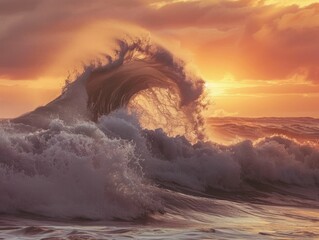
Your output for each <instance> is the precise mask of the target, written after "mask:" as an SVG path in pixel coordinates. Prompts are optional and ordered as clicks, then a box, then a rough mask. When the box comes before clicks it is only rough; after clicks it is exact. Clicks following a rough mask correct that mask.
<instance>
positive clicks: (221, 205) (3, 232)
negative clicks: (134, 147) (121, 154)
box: [0, 118, 319, 240]
mask: <svg viewBox="0 0 319 240" xmlns="http://www.w3.org/2000/svg"><path fill="white" fill-rule="evenodd" d="M208 122H209V124H210V128H209V131H211V134H212V135H215V134H216V135H217V136H218V137H220V138H219V141H220V142H223V143H224V145H222V146H223V147H221V148H226V149H227V150H224V149H223V150H222V151H231V150H230V149H231V146H238V145H239V146H240V147H239V148H247V149H248V150H247V151H251V149H250V148H249V147H247V146H245V144H248V143H247V141H249V144H248V145H250V144H253V143H254V142H251V141H256V142H257V143H256V144H257V145H258V144H260V142H262V141H266V142H264V143H263V144H262V145H261V146H260V147H259V151H262V148H267V147H269V148H270V145H271V144H274V145H275V146H276V148H279V151H286V152H289V150H288V149H289V148H291V149H293V150H295V151H297V150H296V149H295V148H300V149H301V148H302V146H304V147H305V149H304V150H302V149H301V150H300V149H298V151H301V152H302V151H308V153H307V155H304V156H303V158H306V157H307V156H308V157H309V156H310V155H311V153H310V152H309V151H314V152H315V153H312V154H315V156H314V159H313V160H314V162H313V166H312V167H311V169H308V170H307V169H302V170H301V169H299V170H296V169H293V168H294V164H292V163H289V164H288V163H284V161H287V162H289V161H293V160H292V159H281V160H275V162H273V163H271V162H270V164H277V168H286V169H281V170H280V173H277V172H275V171H274V170H273V169H271V167H269V166H268V165H267V164H266V163H259V165H254V164H253V163H248V162H245V164H250V165H248V166H245V167H244V165H243V166H242V168H251V171H261V172H262V173H260V172H259V173H260V175H263V174H264V175H265V176H258V175H254V174H253V173H251V172H250V170H249V169H247V170H245V171H243V170H241V171H242V172H241V173H240V174H250V175H251V176H250V177H249V178H246V179H245V177H244V176H239V178H238V176H236V171H235V172H234V170H233V169H232V166H227V164H226V165H225V166H222V167H220V166H218V165H216V164H217V163H216V162H215V163H214V164H208V163H207V161H214V160H211V158H216V159H219V160H218V161H226V160H225V159H223V157H222V156H220V154H221V155H223V153H219V154H218V153H216V152H215V151H212V150H209V149H207V148H208V147H207V148H206V149H205V148H204V149H201V151H206V154H207V158H206V159H204V160H203V156H202V155H201V154H199V153H196V154H195V153H191V154H192V155H194V156H191V158H193V159H192V160H191V161H190V159H186V158H189V157H190V156H188V157H187V156H184V158H185V159H177V158H181V155H179V154H178V153H176V152H175V153H171V152H170V153H169V154H168V156H169V159H165V157H162V158H163V159H162V160H158V161H161V163H160V164H159V163H157V164H155V165H152V164H151V165H148V164H145V162H147V161H152V160H150V159H145V160H144V163H143V164H144V165H143V166H142V168H143V170H142V171H150V172H152V171H153V170H155V171H158V173H157V174H155V173H151V174H145V173H144V176H143V177H142V178H148V179H152V181H151V182H150V180H148V181H147V182H143V180H141V179H139V180H136V179H135V180H134V178H135V177H136V175H135V174H133V173H126V174H133V175H132V176H117V177H110V176H109V173H107V174H105V175H106V177H105V179H106V180H105V179H104V178H103V176H98V177H97V176H94V175H95V174H96V173H91V172H90V168H89V167H90V166H89V165H88V166H84V165H83V163H81V159H80V158H79V159H75V160H76V161H79V162H80V164H81V165H83V166H81V167H80V168H79V169H77V171H72V170H70V169H68V170H66V169H67V167H66V166H67V165H71V167H72V168H74V167H75V166H74V165H73V164H76V163H74V162H72V160H70V159H69V160H68V161H65V162H64V164H65V166H63V168H64V167H65V171H66V173H67V174H68V175H71V176H68V177H66V176H64V175H63V174H62V176H58V178H60V177H62V178H63V179H60V180H61V181H59V179H57V178H56V177H54V175H53V174H57V173H53V171H51V173H50V174H51V176H50V174H49V173H48V172H46V173H47V176H44V177H43V178H42V179H41V178H40V177H39V176H36V175H35V174H33V175H32V174H31V176H22V175H23V174H22V173H19V174H18V173H14V171H12V172H11V173H10V174H13V175H11V176H10V175H9V174H8V171H9V170H6V171H7V173H6V175H5V174H4V172H3V169H4V168H3V166H4V165H3V162H4V160H3V155H2V159H1V160H2V169H1V170H2V171H1V183H0V191H1V193H2V195H1V196H0V202H1V206H0V209H1V212H2V213H1V215H0V239H47V240H48V239H51V240H56V239H319V188H318V179H319V173H318V164H319V163H318V162H319V158H318V157H319V154H318V150H316V147H315V146H316V144H317V138H316V137H315V136H318V135H319V130H318V129H319V120H318V119H312V118H211V119H209V121H208ZM60 124H61V125H60V126H53V127H52V128H53V129H54V128H58V127H60V128H61V129H60V130H59V131H60V132H59V134H57V133H52V132H51V133H50V134H49V133H48V132H45V131H43V132H42V133H35V134H39V135H43V136H45V137H46V138H48V136H49V135H51V137H52V136H53V134H57V135H58V136H55V137H57V138H61V139H60V140H61V141H65V143H64V145H67V144H69V146H68V147H71V148H70V149H72V141H71V139H72V138H74V139H75V137H78V136H77V135H78V134H83V131H84V132H85V131H87V132H86V133H85V134H86V135H84V136H87V135H90V134H88V129H86V130H84V127H87V128H90V127H91V128H93V126H83V125H81V124H79V126H77V127H78V128H79V127H81V128H82V133H77V132H74V129H73V130H72V129H63V128H64V126H62V123H60ZM104 124H107V123H104ZM112 124H113V122H112ZM56 125H58V123H56ZM105 126H106V125H104V127H105ZM20 127H21V126H20ZM100 127H101V126H100ZM10 128H11V130H12V129H13V125H12V124H9V123H8V121H5V122H3V123H2V129H6V130H7V131H9V130H10ZM15 128H16V126H15ZM20 130H21V129H20ZM47 131H49V130H47ZM51 131H52V129H51ZM63 131H66V132H68V133H66V132H64V133H63ZM72 131H73V133H72ZM91 131H92V129H91ZM4 132H5V131H3V130H2V132H1V144H0V149H1V151H2V154H3V151H4V150H3V147H4V144H5V143H4V141H5V140H7V141H8V138H10V137H12V138H15V139H10V141H12V142H15V144H16V145H17V144H20V143H18V139H19V137H20V136H18V135H17V136H12V134H11V136H10V137H9V136H6V138H7V139H4ZM11 133H12V132H11ZM20 134H21V131H20ZM65 134H70V135H69V136H63V135H65ZM24 137H25V136H24ZM30 137H31V138H32V136H30ZM33 137H34V136H33ZM293 137H294V140H292V138H293ZM74 139H73V141H75V140H74ZM234 139H236V140H234ZM265 139H268V140H265ZM283 139H284V140H283ZM86 140H87V139H82V141H86ZM216 140H218V139H217V137H216ZM37 141H38V142H41V136H37ZM77 141H78V143H80V142H81V139H77ZM175 141H177V140H176V139H175ZM284 141H288V142H289V144H288V143H287V142H284ZM290 141H291V142H290ZM298 141H300V142H298ZM53 142H55V141H53ZM226 142H227V143H226ZM312 143H313V144H314V145H311V144H312ZM25 144H26V146H22V145H21V146H19V147H20V148H21V149H20V151H25V152H24V154H28V153H30V151H31V147H30V146H27V144H30V143H27V142H25ZM32 144H35V143H34V142H32ZM38 144H39V143H38ZM55 144H57V143H55ZM88 144H89V143H88V142H87V143H85V144H83V145H82V146H87V147H90V146H88ZM107 144H109V143H107ZM113 144H114V143H113ZM171 144H173V142H171ZM175 144H177V143H176V142H175ZM227 144H228V145H227ZM291 144H296V145H294V146H293V147H291V146H290V145H291ZM303 144H305V145H303ZM309 144H310V145H309ZM116 145H117V144H116V143H115V146H116ZM257 145H255V146H254V148H257ZM51 146H52V145H51ZM115 146H113V150H114V149H116V147H115ZM309 146H311V148H310V147H309ZM15 147H16V149H15V150H17V149H18V148H17V146H15ZM46 147H47V148H48V149H46V150H45V151H46V152H47V153H46V154H52V152H51V151H49V148H50V147H49V146H46ZM55 147H57V146H55ZM114 147H115V148H114ZM174 147H176V146H172V149H171V150H170V151H174V150H173V149H174ZM188 147H189V146H188ZM307 147H309V148H307ZM22 148H25V149H24V150H22ZM28 148H29V149H28ZM60 148H61V149H62V148H63V147H62V146H60ZM312 148H313V149H312ZM26 149H27V150H26ZM70 149H69V150H68V151H70ZM291 149H290V150H291ZM310 149H312V150H310ZM184 150H185V149H184ZM45 151H43V153H41V154H42V155H44V152H45ZM60 151H61V150H60ZM73 151H75V149H73ZM79 151H80V150H79ZM189 151H190V150H189ZM193 151H194V150H193ZM210 151H211V152H210ZM272 151H275V150H274V149H273V150H272ZM20 153H21V152H20ZM39 154H40V153H38V155H39ZM41 154H40V155H41ZM64 154H66V155H64V156H63V157H69V156H67V152H64ZM90 154H91V153H90ZM105 154H107V152H105ZM173 154H175V156H173ZM243 154H245V152H244V153H243ZM250 154H252V153H250ZM262 154H264V153H260V155H259V156H255V157H256V159H253V161H258V160H259V159H258V157H260V158H264V157H265V156H263V155H262ZM281 154H282V155H281V156H280V157H283V156H285V157H287V158H296V157H300V158H302V157H301V156H299V154H302V153H294V154H293V153H292V152H291V153H290V155H289V154H288V153H281ZM196 155H197V156H196ZM210 155H211V156H210ZM270 155H271V153H270ZM24 157H26V156H24ZM75 157H76V154H75ZM250 157H251V158H254V157H252V156H250ZM174 158H176V159H174ZM309 159H310V158H309ZM309 159H308V160H309ZM16 160H19V159H17V156H16ZM51 160H52V159H51ZM82 160H83V159H82ZM86 160H88V159H85V161H86ZM301 160H302V161H306V160H307V159H294V161H296V162H298V161H301ZM21 161H22V160H21ZM23 161H27V159H23ZM179 161H186V162H187V163H185V164H183V163H180V162H179ZM216 161H217V160H216ZM265 161H272V159H271V157H270V158H267V159H266V160H265ZM277 161H282V162H280V163H278V162H277ZM107 163H108V164H110V163H112V162H107ZM167 164H172V165H176V166H166V167H163V166H161V165H167ZM192 164H193V165H192ZM205 164H206V165H205ZM228 164H229V163H228ZM242 164H244V163H242ZM58 165H59V164H58ZM124 165H125V164H123V162H122V163H121V164H120V165H119V166H112V167H113V169H112V171H114V172H116V171H117V170H119V169H118V168H121V167H123V169H125V168H126V167H127V165H126V166H124ZM198 165H203V166H201V167H198ZM20 167H21V166H20ZM33 167H34V165H33ZM43 167H44V168H45V167H48V166H43ZM50 167H53V166H50ZM55 167H57V166H55ZM216 167H217V168H218V169H217V171H216V169H214V168H216ZM257 167H258V168H260V169H259V170H258V169H257ZM275 167H276V166H275ZM11 168H14V167H11ZM61 168H62V166H59V167H57V170H59V171H62V170H63V169H61ZM85 168H87V169H85ZM150 168H155V169H153V170H150ZM123 169H121V171H122V170H123ZM91 170H92V169H91ZM165 170H166V172H164V171H165ZM312 170H315V172H312ZM106 171H108V168H107V166H106ZM167 171H168V172H167ZM220 171H225V172H223V173H221V172H220ZM272 171H273V172H272ZM301 171H305V172H301ZM227 172H228V173H227ZM210 173H211V175H212V176H210ZM90 174H92V175H90ZM97 174H100V172H98V173H97ZM170 174H173V175H176V176H175V177H172V176H170ZM184 174H185V175H186V176H183V175H184ZM228 174H230V176H227V175H228ZM232 174H234V175H233V176H232ZM276 174H283V175H285V174H286V176H285V177H283V178H282V179H280V177H278V176H276ZM298 174H299V175H300V176H298ZM102 175H103V171H102ZM214 175H218V176H219V177H217V178H216V176H215V177H214ZM266 175H269V176H268V177H267V176H266ZM289 175H292V176H289ZM10 177H12V178H11V179H9V178H10ZM100 177H102V178H100ZM131 177H132V179H131V180H132V183H125V184H128V185H129V188H128V189H124V188H125V186H122V190H115V189H111V188H112V187H114V188H117V187H118V185H117V184H114V182H113V183H108V182H107V181H115V182H117V183H118V184H119V183H122V181H123V182H125V181H127V180H130V178H131ZM138 177H140V175H138ZM4 178H7V179H4ZM19 178H21V179H19ZM32 178H38V179H32ZM73 178H74V179H73ZM76 178H83V179H82V180H83V181H82V180H80V179H77V180H75V179H76ZM307 178H309V179H307ZM311 178H313V179H311ZM174 179H175V180H174ZM188 179H189V180H188ZM243 179H245V180H243ZM4 181H7V182H4ZM87 181H91V183H86V182H87ZM95 181H100V182H95ZM134 181H135V182H134ZM188 181H190V182H188ZM209 181H211V183H209ZM222 181H229V183H228V185H227V184H226V185H227V186H228V187H227V186H225V187H222V188H220V187H218V185H219V184H221V185H225V184H223V183H222ZM232 181H242V183H240V184H238V185H237V184H236V182H232ZM37 184H38V186H37ZM130 184H132V185H130ZM54 185H57V186H54ZM96 185H101V186H97V187H96ZM8 187H11V188H16V189H15V190H11V191H9V190H8ZM94 187H96V189H92V188H94ZM45 188H46V189H45ZM101 188H105V189H106V190H104V191H102V194H106V195H109V196H106V197H104V196H101V193H100V192H99V191H101ZM134 188H135V189H134ZM138 188H142V191H143V192H140V189H138ZM44 189H45V190H44ZM130 190H131V191H132V192H130V193H127V192H126V191H130ZM15 191H19V192H15ZM123 191H124V192H123ZM68 192H69V194H70V195H74V196H66V195H67V194H68ZM6 194H7V196H6V197H7V198H8V199H5V198H6V197H4V195H6ZM143 194H144V195H145V196H143ZM19 198H20V199H19ZM6 200H8V201H10V202H6ZM103 201H105V204H104V203H103ZM126 201H128V202H126Z"/></svg>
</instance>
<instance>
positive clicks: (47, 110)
mask: <svg viewBox="0 0 319 240" xmlns="http://www.w3.org/2000/svg"><path fill="white" fill-rule="evenodd" d="M143 44H144V43H143V42H140V41H137V42H133V43H130V44H128V43H127V42H125V41H119V50H117V51H116V52H115V59H113V58H112V57H110V56H107V59H108V61H107V63H105V64H104V65H102V64H100V65H97V66H89V67H87V68H86V70H85V71H84V73H83V74H81V75H80V76H78V78H77V79H76V80H75V81H74V82H72V83H70V84H69V85H68V86H67V87H66V88H65V91H64V92H63V94H62V95H61V96H60V97H58V98H57V99H56V100H54V101H52V102H51V103H49V104H48V105H46V106H43V107H40V108H38V109H36V110H35V111H33V112H31V113H27V114H25V115H23V116H21V117H19V118H17V119H12V120H6V121H2V122H1V123H0V211H1V212H5V213H19V212H27V213H32V214H39V215H45V216H51V217H62V218H89V219H126V220H128V219H133V218H138V217H141V216H145V215H148V214H150V213H153V212H163V211H165V210H166V206H165V204H166V203H167V201H166V200H165V199H166V197H167V196H168V195H167V191H171V190H172V189H174V188H173V186H179V187H180V189H184V190H185V191H183V193H185V194H187V193H189V192H194V191H196V192H200V193H203V194H205V193H209V192H211V190H212V189H218V190H223V191H228V192H237V193H238V192H240V191H245V190H246V189H247V187H248V188H251V187H255V190H256V191H257V190H258V191H262V189H258V184H271V185H275V186H276V185H278V186H279V185H283V184H284V185H285V186H288V187H289V186H302V187H305V188H311V187H318V185H319V150H318V148H317V147H316V146H314V145H311V144H310V143H300V142H298V141H296V140H294V139H291V138H289V137H284V136H271V137H264V138H260V139H258V140H244V141H240V142H237V143H235V144H230V145H222V144H218V143H214V142H212V141H208V140H207V139H206V140H205V136H204V131H203V130H204V123H203V117H202V115H201V109H202V108H203V107H204V104H203V103H202V99H203V95H204V92H203V81H202V80H201V79H200V78H196V77H192V75H188V74H187V73H186V70H185V68H184V65H183V63H182V62H180V61H178V60H176V59H175V58H174V57H173V55H172V54H171V53H169V52H168V51H167V50H164V49H163V48H161V47H159V46H157V45H149V43H148V44H146V45H143ZM252 183H253V184H252ZM256 183H257V185H256ZM256 186H257V187H256ZM169 189H170V190H169ZM173 196H175V197H176V198H178V196H179V195H177V193H176V195H174V191H173ZM209 196H210V197H214V194H210V195H209ZM177 207H178V206H177Z"/></svg>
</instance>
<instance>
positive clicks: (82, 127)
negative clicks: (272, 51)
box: [0, 120, 160, 219]
mask: <svg viewBox="0 0 319 240" xmlns="http://www.w3.org/2000/svg"><path fill="white" fill-rule="evenodd" d="M1 127H2V128H1V133H0V156H1V158H0V193H1V194H0V211H1V212H11V213H16V212H19V211H22V212H30V213H35V214H41V215H47V216H55V217H73V218H74V217H83V218H93V219H100V218H103V219H112V218H121V219H130V218H136V217H139V216H141V215H145V214H147V213H148V212H149V211H154V210H156V209H158V208H159V207H160V203H159V202H158V201H157V202H155V200H154V199H155V197H156V194H155V192H154V188H153V187H152V186H151V185H149V184H147V183H145V182H144V180H143V178H142V175H143V173H142V170H141V168H140V160H139V159H138V158H137V157H136V156H135V155H134V145H133V144H131V143H130V142H128V141H125V140H122V139H110V138H108V137H107V136H106V135H105V134H104V133H103V132H102V131H101V130H99V129H98V128H97V126H96V125H95V124H94V123H85V122H79V123H78V124H75V125H72V126H66V125H65V124H64V123H63V122H61V121H59V120H54V121H52V122H51V124H50V127H49V129H47V130H38V131H35V132H31V133H27V134H26V133H19V132H15V131H14V128H15V125H10V126H1Z"/></svg>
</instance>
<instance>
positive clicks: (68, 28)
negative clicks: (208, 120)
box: [0, 0, 319, 118]
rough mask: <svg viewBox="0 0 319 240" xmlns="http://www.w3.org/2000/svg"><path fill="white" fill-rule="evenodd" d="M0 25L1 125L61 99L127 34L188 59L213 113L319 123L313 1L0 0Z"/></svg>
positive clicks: (318, 13)
mask: <svg viewBox="0 0 319 240" xmlns="http://www.w3.org/2000/svg"><path fill="white" fill-rule="evenodd" d="M0 22H1V24H0V53H1V55H0V109H1V111H0V118H9V117H15V116H18V115H20V114H22V113H24V112H27V111H30V110H32V109H34V108H35V107H37V106H39V105H43V104H45V103H47V102H48V101H50V100H52V99H53V98H54V97H56V96H58V95H59V93H60V92H61V87H62V86H63V84H64V80H65V79H66V77H67V76H68V75H69V74H70V73H71V74H72V72H74V71H75V70H76V69H78V68H79V66H81V65H82V64H83V63H86V62H89V61H91V60H93V59H95V58H96V57H97V56H99V55H101V54H103V53H104V52H107V51H109V50H110V49H112V44H111V43H112V41H111V39H113V38H114V37H118V36H121V34H124V33H125V34H130V33H132V34H137V35H138V34H139V33H140V34H145V35H150V36H151V37H152V38H154V39H156V40H157V41H159V42H160V43H161V44H163V45H164V46H166V47H167V48H169V49H170V50H172V51H173V52H175V53H176V54H177V55H178V56H180V57H181V58H183V59H185V60H186V62H187V63H188V64H189V66H190V68H192V69H193V70H194V71H195V72H196V73H197V74H198V75H200V76H201V77H202V78H203V79H204V80H205V81H206V82H207V83H206V87H207V90H208V93H209V96H210V98H211V102H212V105H211V107H210V109H209V111H210V113H209V114H210V115H212V116H250V117H256V116H289V117H294V116H310V117H319V1H317V0H238V1H236V0H199V1H195V0H194V1H192V0H188V1H187V0H184V1H182V0H175V1H174V0H171V1H169V0H92V1H91V0H63V1H62V0H61V1H57V0H45V1H44V0H24V1H20V0H0Z"/></svg>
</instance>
